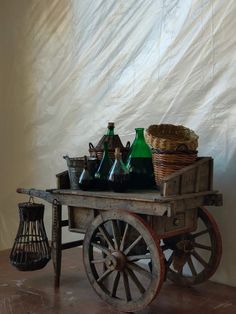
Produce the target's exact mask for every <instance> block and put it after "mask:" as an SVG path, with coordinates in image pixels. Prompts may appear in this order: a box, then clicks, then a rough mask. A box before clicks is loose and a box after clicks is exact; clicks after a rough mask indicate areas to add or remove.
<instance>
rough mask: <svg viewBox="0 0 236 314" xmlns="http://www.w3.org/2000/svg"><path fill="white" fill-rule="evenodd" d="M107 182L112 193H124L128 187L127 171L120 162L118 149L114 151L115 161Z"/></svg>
mask: <svg viewBox="0 0 236 314" xmlns="http://www.w3.org/2000/svg"><path fill="white" fill-rule="evenodd" d="M108 182H109V186H110V188H111V189H112V190H113V191H114V192H125V191H126V190H127V188H128V185H129V170H128V169H127V167H126V166H125V164H124V163H123V161H122V157H121V153H120V148H118V147H117V148H116V149H115V161H114V163H113V165H112V168H111V170H110V173H109V177H108Z"/></svg>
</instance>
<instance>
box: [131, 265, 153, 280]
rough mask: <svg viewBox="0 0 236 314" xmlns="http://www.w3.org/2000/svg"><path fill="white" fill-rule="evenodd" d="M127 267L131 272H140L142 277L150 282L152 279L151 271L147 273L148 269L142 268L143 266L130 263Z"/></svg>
mask: <svg viewBox="0 0 236 314" xmlns="http://www.w3.org/2000/svg"><path fill="white" fill-rule="evenodd" d="M127 267H128V268H129V269H131V270H134V271H136V272H138V273H139V274H140V275H142V276H144V277H146V278H148V279H149V280H150V279H151V278H152V274H151V273H150V272H149V271H147V270H146V269H144V268H142V267H141V266H139V265H137V264H135V263H128V264H127Z"/></svg>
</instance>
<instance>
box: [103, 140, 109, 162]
mask: <svg viewBox="0 0 236 314" xmlns="http://www.w3.org/2000/svg"><path fill="white" fill-rule="evenodd" d="M103 147H104V153H103V157H106V158H107V157H109V154H108V142H104V146H103Z"/></svg>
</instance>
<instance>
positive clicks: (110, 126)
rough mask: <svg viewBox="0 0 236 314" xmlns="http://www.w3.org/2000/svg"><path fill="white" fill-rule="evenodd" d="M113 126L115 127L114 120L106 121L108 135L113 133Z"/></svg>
mask: <svg viewBox="0 0 236 314" xmlns="http://www.w3.org/2000/svg"><path fill="white" fill-rule="evenodd" d="M114 128H115V123H114V122H108V126H107V135H108V136H113V135H115V133H114Z"/></svg>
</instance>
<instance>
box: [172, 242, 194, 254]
mask: <svg viewBox="0 0 236 314" xmlns="http://www.w3.org/2000/svg"><path fill="white" fill-rule="evenodd" d="M176 247H177V249H178V250H180V251H182V252H183V253H186V254H187V253H191V252H192V251H193V249H194V246H193V242H192V241H191V240H182V241H179V242H178V243H176Z"/></svg>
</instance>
